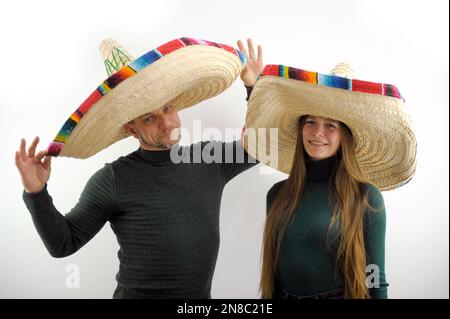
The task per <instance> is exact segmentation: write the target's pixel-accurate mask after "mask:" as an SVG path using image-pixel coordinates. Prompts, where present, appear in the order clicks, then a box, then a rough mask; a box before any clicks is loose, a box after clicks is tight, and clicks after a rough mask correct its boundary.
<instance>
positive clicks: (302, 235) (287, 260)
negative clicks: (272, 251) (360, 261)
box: [267, 157, 388, 298]
mask: <svg viewBox="0 0 450 319" xmlns="http://www.w3.org/2000/svg"><path fill="white" fill-rule="evenodd" d="M334 164H335V158H334V157H332V158H328V159H325V160H321V161H311V160H307V161H306V168H307V182H306V186H305V189H304V193H303V196H302V198H301V201H300V204H299V205H298V207H297V208H296V209H295V212H294V216H293V219H292V221H291V223H290V224H289V226H288V228H287V230H286V234H285V238H284V241H283V244H282V249H281V253H280V258H279V262H278V274H277V276H278V283H279V284H281V286H282V287H284V288H285V289H286V290H288V291H290V292H291V293H294V294H297V295H312V294H317V293H321V292H325V291H330V290H334V289H338V288H342V287H343V279H342V276H341V275H340V273H339V272H338V271H336V268H335V254H336V247H337V240H334V241H333V239H332V237H333V236H332V235H329V237H328V239H329V240H328V241H327V240H326V237H327V235H326V234H327V231H328V226H329V224H330V222H331V216H332V208H331V207H332V205H331V204H332V203H331V202H330V200H329V185H330V180H332V177H331V176H332V173H331V172H332V168H333V166H334ZM284 182H285V181H281V182H279V183H277V184H275V185H274V186H273V187H272V188H271V189H270V190H269V192H268V194H267V207H268V208H269V207H270V206H271V205H272V203H273V201H274V199H275V196H276V194H277V193H278V191H279V190H280V188H281V186H282V185H283V183H284ZM367 191H368V198H369V204H370V206H371V207H373V208H375V209H376V211H374V210H367V211H366V213H365V218H364V223H363V224H364V226H363V227H364V240H365V248H366V256H367V265H370V264H375V265H378V267H379V274H380V276H379V277H380V280H379V283H380V286H379V288H373V289H369V292H370V295H371V297H372V298H387V286H388V284H387V283H386V278H385V272H384V248H385V247H384V246H385V230H386V213H385V209H384V203H383V197H382V195H381V193H380V191H379V190H378V189H377V188H376V187H375V186H373V185H367ZM335 234H336V233H335ZM334 238H335V239H336V236H334ZM327 242H328V244H327ZM368 274H374V272H373V271H372V270H371V271H369V272H368ZM370 278H372V277H370Z"/></svg>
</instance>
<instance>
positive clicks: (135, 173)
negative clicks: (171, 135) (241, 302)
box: [23, 142, 256, 298]
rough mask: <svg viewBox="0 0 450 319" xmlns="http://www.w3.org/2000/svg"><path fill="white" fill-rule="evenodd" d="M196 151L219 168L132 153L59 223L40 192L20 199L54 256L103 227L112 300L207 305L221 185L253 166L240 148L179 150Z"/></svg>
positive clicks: (109, 167)
mask: <svg viewBox="0 0 450 319" xmlns="http://www.w3.org/2000/svg"><path fill="white" fill-rule="evenodd" d="M200 148H201V150H203V151H205V152H206V151H208V152H210V154H213V155H218V158H219V159H220V158H222V159H224V160H225V161H226V163H216V162H212V163H205V162H204V161H203V159H202V160H201V162H200V161H199V157H196V156H195V155H194V156H192V154H193V152H185V153H184V155H183V158H184V159H186V156H188V157H189V158H190V159H191V163H183V162H182V163H178V164H176V163H173V162H172V161H171V159H170V151H145V150H142V149H139V150H137V151H136V152H133V153H131V154H129V155H127V156H125V157H120V158H119V159H117V160H116V161H114V162H113V163H110V164H106V165H105V167H103V168H102V169H100V170H99V171H97V172H96V173H95V174H94V175H93V176H92V177H91V178H90V180H89V181H88V183H87V185H86V187H85V188H84V190H83V192H82V194H81V197H80V199H79V201H78V203H77V204H76V205H75V207H74V208H73V209H72V210H71V211H70V212H69V213H68V214H66V215H65V216H64V215H62V214H60V213H59V212H58V210H57V209H56V208H55V206H54V205H53V203H52V198H51V197H50V195H49V193H48V192H47V188H46V187H45V188H44V189H43V190H42V191H41V192H39V193H34V194H28V193H26V192H24V193H23V199H24V201H25V203H26V206H27V208H28V210H29V211H30V213H31V216H32V219H33V222H34V224H35V226H36V229H37V231H38V233H39V235H40V237H41V238H42V240H43V242H44V244H45V246H46V247H47V249H48V251H49V252H50V254H51V255H52V256H54V257H65V256H68V255H71V254H73V253H75V252H76V251H77V250H78V249H80V248H81V247H82V246H83V245H85V244H86V243H87V242H88V241H89V240H90V239H92V238H93V237H94V236H95V234H96V233H97V232H98V231H99V230H100V229H101V228H102V227H103V225H104V224H105V223H106V222H109V223H110V225H111V228H112V230H113V231H114V233H115V235H116V236H117V241H118V243H119V246H120V250H119V253H118V256H119V260H120V269H119V272H118V274H117V276H116V279H117V282H118V286H117V289H116V291H115V293H114V298H155V297H156V298H209V297H210V290H211V281H212V277H213V273H214V268H215V265H216V259H217V254H218V249H219V210H220V201H221V197H222V192H223V189H224V186H225V184H226V183H227V182H228V181H229V180H231V179H232V178H233V177H234V176H236V175H238V174H239V173H241V172H243V171H245V170H246V169H248V168H250V167H251V166H253V165H256V161H255V160H254V159H252V158H248V155H247V154H246V153H245V152H243V149H242V146H241V144H240V142H234V143H221V142H202V143H197V144H193V145H192V146H191V147H190V148H189V147H188V148H184V151H186V150H190V151H193V150H198V149H200ZM230 149H233V150H234V152H233V155H232V156H231V157H229V154H230V152H229V151H230ZM237 151H239V152H240V153H238V152H237ZM236 154H243V158H244V161H240V162H239V163H238V161H239V160H240V159H242V158H240V157H237V156H236ZM192 162H193V163H192ZM195 162H199V163H195ZM249 162H250V163H249Z"/></svg>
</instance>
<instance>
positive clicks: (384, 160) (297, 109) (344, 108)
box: [244, 76, 416, 190]
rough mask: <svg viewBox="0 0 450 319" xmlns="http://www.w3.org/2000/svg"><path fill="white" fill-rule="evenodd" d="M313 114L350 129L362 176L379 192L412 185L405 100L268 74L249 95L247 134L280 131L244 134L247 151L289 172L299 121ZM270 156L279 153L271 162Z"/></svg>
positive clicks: (412, 162)
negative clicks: (275, 130) (256, 131)
mask: <svg viewBox="0 0 450 319" xmlns="http://www.w3.org/2000/svg"><path fill="white" fill-rule="evenodd" d="M303 115H315V116H321V117H326V118H331V119H336V120H339V121H341V122H343V123H345V124H346V125H347V126H348V127H349V128H350V129H351V131H352V133H353V136H354V138H355V143H356V157H357V160H358V163H359V167H360V169H361V171H362V173H363V174H364V176H365V177H366V178H367V179H368V180H369V181H370V182H371V183H372V184H374V185H375V186H377V187H378V188H379V189H380V190H389V189H393V188H396V187H399V186H401V185H403V184H405V183H406V182H408V181H409V180H410V179H411V178H412V176H413V174H414V172H415V167H416V139H415V136H414V133H413V131H412V129H411V123H410V120H409V117H408V115H407V114H406V113H405V111H404V102H403V100H401V99H398V98H393V97H389V96H382V95H377V94H368V93H361V92H349V91H346V90H342V89H336V88H330V87H324V86H318V85H312V84H309V83H306V82H302V81H297V80H292V79H287V78H281V77H275V76H265V77H262V78H260V79H259V80H258V81H257V83H256V85H255V87H254V89H253V92H252V95H251V98H250V101H249V104H248V110H247V116H246V126H245V127H246V131H247V130H249V129H259V128H266V131H269V128H278V140H277V139H275V138H272V139H271V138H270V135H269V134H267V137H266V139H265V141H264V139H259V138H258V134H256V139H251V138H247V137H245V136H244V147H245V149H246V150H247V152H248V153H249V154H250V155H251V156H253V157H255V158H257V159H258V160H260V161H262V162H264V163H265V164H267V165H269V166H271V167H273V168H274V169H277V170H280V171H282V172H284V173H287V174H289V173H290V170H291V167H292V162H293V158H294V151H295V145H296V139H297V132H298V119H299V118H300V117H301V116H303ZM263 150H266V153H268V152H269V151H270V152H275V151H278V162H275V161H273V162H272V163H271V162H270V161H269V160H268V158H269V157H268V156H264V155H263V156H261V154H263V153H262V151H263ZM272 154H273V153H272Z"/></svg>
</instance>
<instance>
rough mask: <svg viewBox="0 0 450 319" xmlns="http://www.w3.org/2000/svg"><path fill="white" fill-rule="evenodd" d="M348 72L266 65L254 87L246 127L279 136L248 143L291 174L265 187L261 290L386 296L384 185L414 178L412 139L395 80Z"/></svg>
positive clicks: (271, 294) (267, 293)
mask: <svg viewBox="0 0 450 319" xmlns="http://www.w3.org/2000/svg"><path fill="white" fill-rule="evenodd" d="M351 76H352V74H351V69H350V68H349V66H348V65H342V64H341V65H339V66H338V67H337V68H335V69H334V70H333V71H332V74H331V75H322V74H318V73H313V72H308V71H303V70H299V69H294V68H289V67H285V66H273V65H269V66H266V68H265V69H264V71H263V73H262V74H261V76H260V78H259V79H258V81H257V82H256V85H255V87H254V90H253V93H252V95H251V98H250V102H249V106H248V113H247V121H246V129H247V130H249V129H250V128H256V129H261V128H278V138H272V137H271V138H269V141H268V142H267V144H266V142H265V141H256V142H254V143H253V142H252V141H250V140H248V141H247V142H246V143H245V145H246V147H247V149H248V151H250V153H251V151H252V150H255V149H257V148H261V147H266V146H267V145H269V147H270V150H277V151H278V160H279V162H278V163H267V164H268V165H270V166H272V167H274V168H276V169H279V170H281V171H283V172H286V173H288V174H289V177H288V178H287V179H286V180H284V181H281V182H279V183H277V184H275V185H274V186H273V187H272V188H271V189H270V190H269V192H268V194H267V220H266V225H265V230H264V240H263V262H262V275H261V287H260V288H261V295H262V297H263V298H285V299H291V298H293V299H302V298H387V286H388V283H387V282H386V276H385V270H384V264H385V260H384V256H385V230H386V213H385V207H384V203H383V197H382V195H381V193H380V190H387V189H392V188H395V187H397V186H400V185H401V184H403V183H405V182H407V181H409V180H410V178H411V177H412V175H413V173H414V168H415V149H416V142H415V138H414V134H412V131H411V130H410V123H409V122H408V120H407V117H406V116H404V115H405V114H404V112H403V109H402V107H403V104H404V101H403V99H402V98H401V96H400V94H398V90H397V89H396V88H395V87H393V86H390V85H385V84H377V83H369V82H362V81H358V80H352V79H351ZM377 85H378V86H381V88H380V90H379V93H378V91H376V90H374V88H377V87H378V86H377ZM355 91H356V92H355ZM262 110H264V112H262ZM252 143H253V145H252ZM254 152H255V154H254V156H256V157H257V158H258V159H260V160H261V161H264V157H258V155H260V154H261V152H260V151H254ZM271 158H272V156H271Z"/></svg>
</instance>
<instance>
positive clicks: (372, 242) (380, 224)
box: [364, 185, 389, 299]
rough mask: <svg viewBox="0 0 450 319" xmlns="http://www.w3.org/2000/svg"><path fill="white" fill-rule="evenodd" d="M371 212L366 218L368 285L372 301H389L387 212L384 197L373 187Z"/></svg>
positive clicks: (370, 196) (370, 194) (370, 195)
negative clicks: (386, 272) (386, 259)
mask: <svg viewBox="0 0 450 319" xmlns="http://www.w3.org/2000/svg"><path fill="white" fill-rule="evenodd" d="M368 199H369V206H370V207H369V210H368V211H367V212H366V215H365V218H364V240H365V246H366V256H367V269H366V275H367V283H368V284H369V293H370V296H371V298H372V299H387V298H388V295H387V287H388V286H389V284H388V283H387V282H386V274H385V269H384V264H385V236H386V210H385V207H384V200H383V195H382V194H381V192H380V191H379V190H378V189H377V188H376V187H375V186H373V185H370V186H369V187H368Z"/></svg>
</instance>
